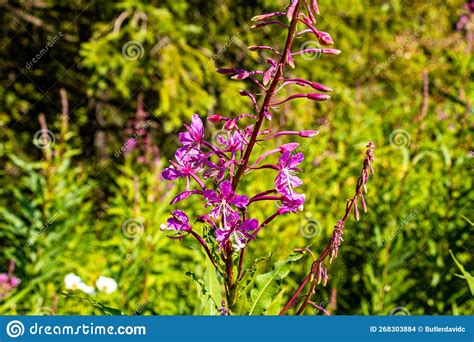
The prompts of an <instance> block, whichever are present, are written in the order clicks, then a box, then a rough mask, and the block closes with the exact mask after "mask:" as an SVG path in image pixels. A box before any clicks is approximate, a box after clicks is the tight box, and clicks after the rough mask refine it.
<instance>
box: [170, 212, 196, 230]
mask: <svg viewBox="0 0 474 342" xmlns="http://www.w3.org/2000/svg"><path fill="white" fill-rule="evenodd" d="M166 223H167V227H168V228H167V229H169V230H177V231H186V232H189V231H190V230H191V225H190V224H189V218H188V216H187V215H186V214H185V213H184V212H182V211H181V210H178V209H176V210H175V211H173V213H172V217H170V218H169V219H168V221H167V222H166Z"/></svg>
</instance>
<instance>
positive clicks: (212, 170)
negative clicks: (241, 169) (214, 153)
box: [202, 158, 228, 183]
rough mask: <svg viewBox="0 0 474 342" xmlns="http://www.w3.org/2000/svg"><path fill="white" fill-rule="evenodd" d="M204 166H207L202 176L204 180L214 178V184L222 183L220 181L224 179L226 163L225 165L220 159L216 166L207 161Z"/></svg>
mask: <svg viewBox="0 0 474 342" xmlns="http://www.w3.org/2000/svg"><path fill="white" fill-rule="evenodd" d="M206 166H207V168H206V170H205V171H204V172H203V174H202V176H203V178H204V179H208V178H214V181H215V182H216V183H218V182H220V181H222V179H224V176H225V172H226V170H227V167H228V163H226V162H225V161H224V159H222V158H221V159H219V161H218V162H217V164H214V163H213V162H211V161H208V162H207V163H206Z"/></svg>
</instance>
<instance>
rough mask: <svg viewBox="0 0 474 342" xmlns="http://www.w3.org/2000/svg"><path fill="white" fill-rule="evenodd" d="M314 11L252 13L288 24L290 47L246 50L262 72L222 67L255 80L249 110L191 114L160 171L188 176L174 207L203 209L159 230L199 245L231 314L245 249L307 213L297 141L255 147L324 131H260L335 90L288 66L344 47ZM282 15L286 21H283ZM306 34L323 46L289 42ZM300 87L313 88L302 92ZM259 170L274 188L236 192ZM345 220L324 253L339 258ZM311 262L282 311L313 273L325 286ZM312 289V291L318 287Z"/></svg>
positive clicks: (260, 21)
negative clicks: (287, 107)
mask: <svg viewBox="0 0 474 342" xmlns="http://www.w3.org/2000/svg"><path fill="white" fill-rule="evenodd" d="M316 15H319V8H318V4H317V1H316V0H311V1H309V0H291V2H290V4H289V6H288V7H287V8H286V11H281V12H273V13H268V14H262V15H258V16H255V17H254V18H252V21H254V22H255V24H254V25H253V26H252V28H254V29H261V28H266V27H268V26H276V27H283V28H285V29H286V30H287V38H286V42H285V45H284V46H283V47H280V48H277V47H272V46H267V45H261V46H250V47H249V50H251V51H258V52H259V53H261V54H262V55H263V56H264V59H265V60H266V64H265V66H264V67H263V68H261V69H259V70H245V69H242V68H235V67H230V68H219V69H217V71H218V72H219V73H221V74H224V75H228V76H230V77H231V78H232V79H234V80H247V81H250V83H251V86H252V87H254V88H255V91H249V90H240V92H239V93H240V95H241V96H243V97H246V98H248V100H249V102H250V105H251V112H250V113H249V112H248V111H246V112H245V113H241V114H237V115H235V116H233V117H229V116H223V115H221V114H212V115H209V116H208V117H207V123H205V122H203V120H202V118H201V117H200V116H199V115H197V114H194V115H193V117H192V120H191V123H189V124H188V125H185V127H184V131H183V132H181V133H180V134H179V135H178V138H179V147H178V149H177V150H176V153H175V158H174V160H171V161H170V163H171V165H170V166H169V167H168V168H166V169H165V170H164V171H163V173H162V176H163V178H165V179H167V180H170V181H178V180H183V181H184V182H185V184H186V186H185V189H184V191H183V192H181V193H179V194H178V195H177V196H176V197H175V198H174V199H173V200H172V201H171V204H172V205H174V204H177V203H179V202H180V201H182V200H184V199H187V198H189V197H192V198H193V199H194V198H196V200H199V201H200V203H202V212H200V213H199V214H198V215H197V216H195V219H194V220H191V219H190V217H189V216H188V215H187V214H186V213H185V212H184V211H182V210H179V209H176V210H174V211H173V213H172V216H171V217H170V218H169V219H168V221H167V223H166V224H162V226H161V228H162V229H163V230H167V231H172V232H174V235H171V236H170V237H171V238H176V239H181V238H184V237H185V236H187V235H191V236H193V237H195V238H196V239H197V240H198V242H199V243H200V244H201V245H202V247H203V248H204V250H205V252H206V254H207V256H208V257H209V259H210V260H211V262H212V264H213V265H214V267H215V268H216V270H217V271H218V272H219V273H220V274H221V275H222V277H223V278H224V282H225V284H224V285H225V291H226V296H227V308H224V309H228V310H226V312H232V308H233V305H234V304H235V303H234V295H235V288H236V283H237V282H238V281H239V279H240V275H241V271H242V263H243V262H242V261H243V256H244V251H245V248H246V247H247V245H248V243H249V241H251V240H255V239H257V234H258V232H259V231H260V230H262V229H263V228H265V227H267V225H268V224H269V223H270V222H272V221H273V220H274V219H275V218H277V217H279V216H281V215H285V214H290V213H297V212H299V211H301V210H303V205H304V202H305V199H306V197H305V194H304V193H302V192H301V190H300V188H301V186H302V185H303V181H302V180H301V179H300V176H299V175H300V173H301V171H302V170H301V169H300V168H299V166H300V164H301V163H302V161H303V159H304V154H303V152H301V151H298V146H299V144H298V143H296V142H286V143H284V144H282V145H280V146H279V144H275V143H273V144H271V145H272V146H275V145H276V146H279V147H277V148H273V149H270V150H266V151H263V152H258V154H257V153H256V151H255V150H254V147H255V145H256V144H259V145H265V143H266V142H268V141H272V140H273V141H277V140H276V138H278V141H281V140H282V139H285V138H287V139H288V138H292V137H299V138H313V137H314V136H316V135H317V134H318V133H319V132H318V131H317V130H312V129H308V130H303V131H290V130H281V131H278V130H274V129H272V128H263V125H264V124H265V123H268V122H269V121H271V120H272V117H273V116H274V115H275V111H276V110H278V108H279V106H280V105H282V104H286V103H288V102H290V101H299V100H300V99H305V100H309V101H316V102H320V101H326V100H328V99H329V98H330V96H329V95H328V94H327V93H328V92H331V91H332V89H331V88H330V87H327V86H325V85H323V84H319V83H316V82H313V81H310V80H306V79H302V78H295V77H293V76H290V75H289V74H288V71H287V69H288V67H290V68H295V67H296V63H297V59H298V56H300V55H304V54H314V53H317V54H318V55H320V56H323V55H327V56H331V55H338V54H339V53H340V51H339V50H336V49H333V48H328V47H327V46H329V45H332V44H334V42H333V39H332V38H331V36H330V35H329V34H328V33H327V32H324V31H320V30H318V29H317V28H316ZM285 17H286V19H287V20H288V22H289V23H288V24H287V23H285V21H286V20H285ZM307 35H308V36H310V37H311V36H313V37H316V39H317V40H318V41H319V44H320V45H321V47H320V48H311V49H304V48H303V49H294V48H293V47H292V43H293V40H294V39H295V37H299V38H302V37H304V36H307ZM313 39H314V38H313ZM301 46H304V44H303V45H301ZM300 89H308V90H309V91H308V92H304V93H303V92H301V90H300ZM208 125H218V129H219V131H218V132H220V133H219V134H218V135H217V136H212V138H211V139H209V138H208V136H209V134H206V129H205V128H206V126H208ZM367 158H368V159H367V165H369V166H370V162H371V160H372V159H373V156H372V159H371V157H370V155H368V157H367ZM261 170H263V171H261ZM365 171H366V169H364V172H365ZM259 172H267V174H268V175H270V174H271V175H272V178H273V185H272V187H271V188H270V189H267V190H265V191H262V192H260V193H257V194H247V193H242V192H241V191H238V186H239V184H240V181H241V179H242V178H243V177H244V176H247V175H248V176H249V177H246V178H250V174H254V173H259ZM367 178H368V173H367V174H365V173H364V175H363V177H362V179H361V180H360V182H361V185H364V186H365V183H366V182H367ZM357 197H360V198H361V199H362V201H363V202H362V205H363V207H364V209H365V200H364V198H363V195H362V193H361V192H358V193H357V194H356V198H355V200H353V201H352V203H353V204H354V210H355V211H356V212H357V215H358V211H357ZM261 201H267V203H274V204H275V212H274V213H272V214H271V215H270V216H268V217H267V218H257V217H255V216H253V215H252V214H253V210H252V208H253V204H254V203H256V202H261ZM351 206H352V204H351ZM268 207H270V208H271V207H272V206H268ZM345 219H346V217H345V218H344V219H343V220H341V221H340V222H338V225H337V226H336V227H337V228H336V230H335V232H334V235H333V237H332V239H331V242H330V246H328V248H327V249H326V251H325V254H324V256H326V255H329V254H331V259H332V258H333V257H335V256H336V255H337V251H338V248H339V245H340V243H341V241H342V229H343V223H344V221H345ZM193 222H200V223H203V224H204V225H205V227H206V229H205V232H210V233H209V234H207V233H206V235H205V237H203V236H201V235H200V234H199V233H198V232H197V231H196V230H195V229H194V228H193V225H194V224H195V223H193ZM214 245H216V246H218V248H217V249H218V251H216V250H215V249H214V248H213V247H214ZM237 251H239V252H240V253H239V261H238V263H237V265H238V269H237V275H236V276H235V275H234V262H233V256H234V252H237ZM216 253H217V254H219V255H218V256H217V255H216ZM221 261H222V262H223V264H222V263H221ZM314 266H315V267H313V268H312V270H311V274H310V275H308V277H307V278H306V279H305V282H304V283H303V285H302V287H301V288H300V289H299V290H298V291H297V293H296V294H295V296H294V297H293V298H292V299H291V300H290V302H289V303H288V304H287V306H286V307H285V309H284V310H283V311H282V312H285V311H286V310H287V309H288V308H289V307H292V306H293V305H294V303H296V302H297V301H298V300H299V299H298V295H299V293H300V292H301V290H302V288H303V287H304V285H306V283H308V282H309V280H310V279H313V278H316V280H317V282H318V283H320V282H323V283H326V281H327V279H328V272H327V268H326V267H325V266H324V265H322V264H321V262H319V263H316V264H314ZM312 287H313V288H314V284H313V285H312ZM308 303H309V304H311V305H312V302H310V301H309V296H308V299H307V300H306V301H305V304H304V305H303V307H302V308H303V309H304V306H306V304H308ZM301 310H302V309H301ZM298 313H300V311H299V312H298Z"/></svg>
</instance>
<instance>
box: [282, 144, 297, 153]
mask: <svg viewBox="0 0 474 342" xmlns="http://www.w3.org/2000/svg"><path fill="white" fill-rule="evenodd" d="M298 146H300V144H298V143H288V144H285V145H282V146H281V147H280V152H281V153H285V152H291V151H294V150H296V149H297V148H298Z"/></svg>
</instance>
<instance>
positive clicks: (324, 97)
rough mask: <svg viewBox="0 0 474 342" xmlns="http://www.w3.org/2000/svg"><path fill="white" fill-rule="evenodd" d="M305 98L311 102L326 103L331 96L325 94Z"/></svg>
mask: <svg viewBox="0 0 474 342" xmlns="http://www.w3.org/2000/svg"><path fill="white" fill-rule="evenodd" d="M306 97H307V98H308V99H310V100H313V101H326V100H329V99H330V98H331V96H329V95H326V94H308V95H306Z"/></svg>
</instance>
